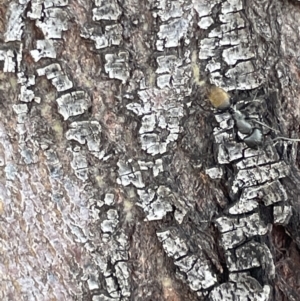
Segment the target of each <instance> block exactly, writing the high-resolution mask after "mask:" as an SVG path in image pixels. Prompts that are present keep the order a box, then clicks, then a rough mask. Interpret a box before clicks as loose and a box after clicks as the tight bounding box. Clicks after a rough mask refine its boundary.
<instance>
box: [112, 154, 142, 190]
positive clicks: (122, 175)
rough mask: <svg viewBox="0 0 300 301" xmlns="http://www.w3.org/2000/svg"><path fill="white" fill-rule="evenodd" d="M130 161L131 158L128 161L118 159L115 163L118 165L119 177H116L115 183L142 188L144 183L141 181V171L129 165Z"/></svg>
mask: <svg viewBox="0 0 300 301" xmlns="http://www.w3.org/2000/svg"><path fill="white" fill-rule="evenodd" d="M130 163H131V160H130V161H128V162H125V161H123V160H119V162H118V163H117V165H118V167H119V169H118V174H119V178H118V179H117V183H118V184H121V185H123V186H128V185H130V184H132V185H133V186H135V187H136V188H144V187H145V184H144V182H143V178H142V173H141V171H139V170H135V168H134V167H131V164H130Z"/></svg>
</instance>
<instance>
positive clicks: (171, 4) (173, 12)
mask: <svg viewBox="0 0 300 301" xmlns="http://www.w3.org/2000/svg"><path fill="white" fill-rule="evenodd" d="M155 4H156V5H155V6H156V9H157V10H155V11H154V12H153V16H154V17H157V16H159V17H160V19H161V20H162V21H163V22H165V21H168V20H169V19H172V18H178V17H181V16H182V15H183V7H182V6H183V4H184V1H183V0H179V1H165V0H159V1H157V2H156V3H155Z"/></svg>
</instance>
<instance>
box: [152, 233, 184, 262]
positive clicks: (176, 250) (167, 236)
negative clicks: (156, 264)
mask: <svg viewBox="0 0 300 301" xmlns="http://www.w3.org/2000/svg"><path fill="white" fill-rule="evenodd" d="M156 234H157V237H158V239H159V240H160V241H161V242H162V245H163V248H164V250H165V252H166V253H167V255H168V256H169V257H173V258H174V259H175V260H176V259H179V258H180V257H183V256H186V255H187V253H188V251H189V248H188V246H187V244H186V242H185V240H184V239H183V238H181V237H180V235H179V233H177V231H175V229H174V231H172V229H169V230H165V231H159V232H157V233H156Z"/></svg>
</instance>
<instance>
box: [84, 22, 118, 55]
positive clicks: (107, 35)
mask: <svg viewBox="0 0 300 301" xmlns="http://www.w3.org/2000/svg"><path fill="white" fill-rule="evenodd" d="M122 32H123V29H122V26H121V25H120V24H113V25H107V26H105V28H104V34H99V33H98V32H97V28H94V27H93V28H90V29H86V28H84V30H83V32H82V33H81V36H82V37H83V38H86V39H90V40H92V41H94V42H95V48H96V49H103V48H106V47H111V46H119V45H120V44H121V42H122V39H123V38H122Z"/></svg>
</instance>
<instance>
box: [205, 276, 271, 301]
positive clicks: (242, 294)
mask: <svg viewBox="0 0 300 301" xmlns="http://www.w3.org/2000/svg"><path fill="white" fill-rule="evenodd" d="M270 297H271V287H270V286H269V285H264V286H263V287H262V286H261V285H260V284H259V282H258V281H257V280H256V279H254V278H252V277H251V276H243V277H242V276H240V277H238V279H236V280H235V281H230V282H225V283H223V284H221V285H220V286H217V287H215V288H214V289H213V290H212V291H211V293H210V295H209V300H210V301H220V300H224V301H225V300H226V301H234V300H248V301H269V300H270Z"/></svg>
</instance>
